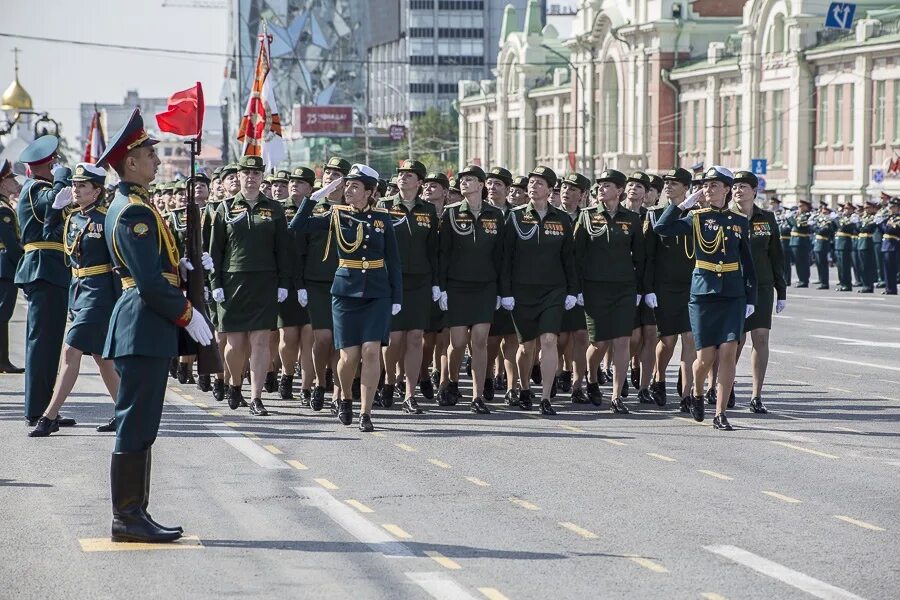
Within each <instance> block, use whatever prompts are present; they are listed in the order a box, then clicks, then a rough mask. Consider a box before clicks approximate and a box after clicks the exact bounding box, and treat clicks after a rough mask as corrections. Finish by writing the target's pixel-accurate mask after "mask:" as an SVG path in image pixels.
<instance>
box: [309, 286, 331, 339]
mask: <svg viewBox="0 0 900 600" xmlns="http://www.w3.org/2000/svg"><path fill="white" fill-rule="evenodd" d="M331 283H332V282H330V281H307V282H306V293H307V295H308V296H309V302H308V303H307V305H306V310H307V312H308V313H309V322H310V323H312V328H313V329H328V330H331V329H334V321H333V319H332V315H331Z"/></svg>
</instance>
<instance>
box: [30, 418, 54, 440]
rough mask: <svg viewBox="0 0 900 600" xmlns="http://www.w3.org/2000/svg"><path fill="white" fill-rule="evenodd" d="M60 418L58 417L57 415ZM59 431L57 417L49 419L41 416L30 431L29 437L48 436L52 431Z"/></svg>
mask: <svg viewBox="0 0 900 600" xmlns="http://www.w3.org/2000/svg"><path fill="white" fill-rule="evenodd" d="M57 418H58V417H57ZM57 431H59V424H58V423H57V419H48V418H47V417H41V418H40V419H38V421H37V426H36V427H35V428H34V429H32V430H31V431H29V432H28V437H47V436H49V435H50V434H51V433H55V432H57Z"/></svg>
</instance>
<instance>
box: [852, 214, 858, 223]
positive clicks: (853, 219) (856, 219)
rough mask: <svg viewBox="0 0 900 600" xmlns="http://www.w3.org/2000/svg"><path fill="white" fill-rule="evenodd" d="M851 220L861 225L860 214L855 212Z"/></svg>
mask: <svg viewBox="0 0 900 600" xmlns="http://www.w3.org/2000/svg"><path fill="white" fill-rule="evenodd" d="M850 222H851V223H855V224H857V225H859V215H858V214H856V213H853V216H852V217H850Z"/></svg>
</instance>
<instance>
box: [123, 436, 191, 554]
mask: <svg viewBox="0 0 900 600" xmlns="http://www.w3.org/2000/svg"><path fill="white" fill-rule="evenodd" d="M147 460H148V458H147V451H146V450H144V451H142V452H113V454H112V461H111V463H110V469H109V477H110V492H111V496H112V509H113V519H112V531H111V536H110V537H111V538H112V541H114V542H149V543H161V542H174V541H175V540H177V539H178V538H180V537H181V532H179V531H177V530H175V529H163V528H161V527H160V526H158V525H157V524H156V523H154V522H153V521H152V520H151V519H150V517H149V516H147V513H146V512H144V501H145V498H146V497H147V478H148V477H149V473H148V472H147Z"/></svg>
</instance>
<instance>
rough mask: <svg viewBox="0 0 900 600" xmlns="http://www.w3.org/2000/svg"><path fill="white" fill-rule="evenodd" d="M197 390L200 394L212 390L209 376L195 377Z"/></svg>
mask: <svg viewBox="0 0 900 600" xmlns="http://www.w3.org/2000/svg"><path fill="white" fill-rule="evenodd" d="M197 389H199V390H200V391H201V392H208V391H209V390H211V389H212V378H211V377H210V376H209V375H198V376H197Z"/></svg>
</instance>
